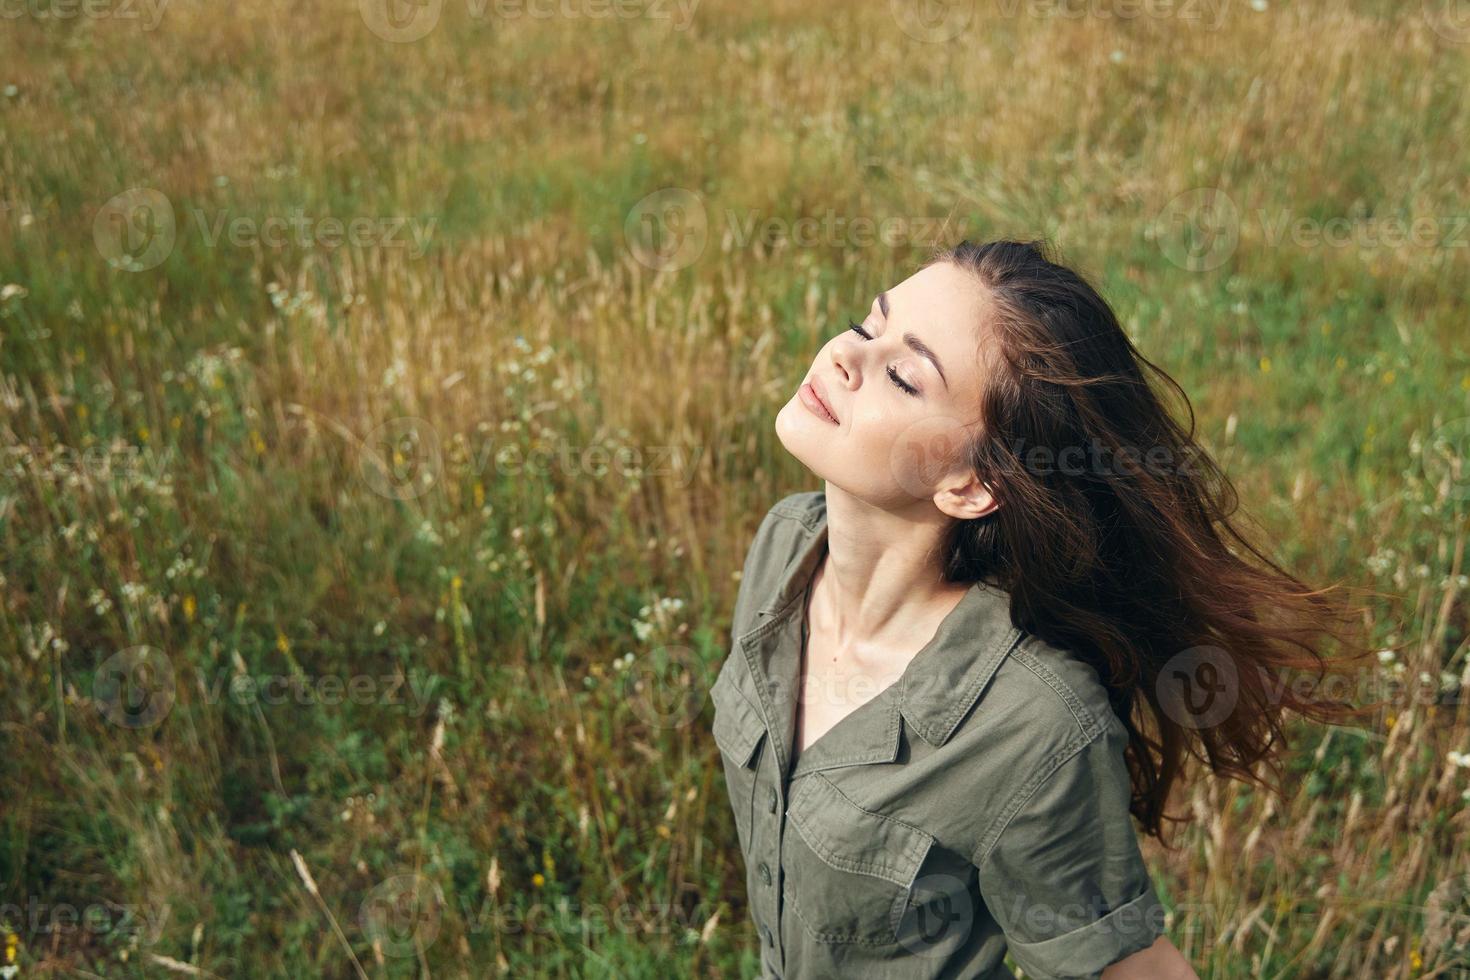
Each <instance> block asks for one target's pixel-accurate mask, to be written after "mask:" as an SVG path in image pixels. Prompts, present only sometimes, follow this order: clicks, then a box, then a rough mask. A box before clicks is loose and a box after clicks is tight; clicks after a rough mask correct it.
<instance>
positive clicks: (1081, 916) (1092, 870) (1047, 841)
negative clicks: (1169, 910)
mask: <svg viewBox="0 0 1470 980" xmlns="http://www.w3.org/2000/svg"><path fill="white" fill-rule="evenodd" d="M1126 746H1127V733H1126V731H1124V730H1123V729H1122V728H1121V726H1120V727H1118V728H1109V729H1106V730H1105V731H1104V732H1103V733H1102V734H1100V735H1098V736H1096V737H1095V738H1093V739H1092V740H1091V741H1089V742H1088V743H1087V744H1085V745H1083V746H1081V747H1080V748H1078V749H1076V750H1074V751H1072V752H1071V755H1070V756H1068V757H1067V758H1065V759H1064V760H1063V761H1062V762H1061V764H1060V765H1059V766H1057V767H1056V768H1055V769H1054V770H1053V771H1051V772H1050V773H1049V774H1045V773H1042V774H1037V776H1036V777H1035V779H1034V780H1033V781H1032V782H1031V783H1028V785H1027V786H1022V787H1021V788H1020V789H1019V790H1018V792H1017V796H1018V798H1019V803H1018V804H1017V805H1015V808H1014V809H1013V810H1012V811H1011V814H1012V815H1011V817H1010V819H1009V820H1006V821H1004V822H1003V825H1002V827H1001V829H1000V830H999V832H998V833H992V834H989V835H987V840H985V841H982V842H981V849H980V850H979V851H977V853H976V854H975V856H974V860H975V864H976V867H977V868H978V869H979V885H980V892H981V896H982V897H983V898H984V900H985V904H986V907H987V908H988V909H989V910H990V912H991V914H992V915H993V916H994V917H995V920H996V922H997V923H998V924H999V925H1000V927H1001V929H1002V930H1003V931H1004V932H1005V935H1006V942H1007V946H1008V947H1009V950H1010V953H1011V956H1012V957H1013V958H1014V959H1015V961H1016V964H1017V965H1018V966H1020V967H1021V968H1022V969H1023V970H1025V972H1026V976H1027V977H1028V978H1075V977H1090V978H1096V977H1099V976H1100V975H1101V973H1102V970H1103V969H1104V968H1105V967H1107V966H1108V965H1109V964H1111V963H1115V962H1117V961H1118V960H1121V959H1123V958H1125V957H1127V956H1129V955H1131V954H1133V953H1136V952H1138V951H1139V950H1142V949H1147V948H1148V947H1149V946H1152V945H1153V943H1154V940H1155V939H1157V938H1158V937H1159V936H1161V935H1163V934H1164V909H1163V906H1162V905H1161V904H1160V902H1159V898H1158V894H1157V892H1156V891H1155V890H1154V885H1153V881H1152V880H1151V879H1150V877H1149V874H1148V867H1147V865H1145V864H1144V861H1143V855H1142V853H1141V852H1140V850H1139V846H1138V837H1137V835H1136V834H1135V832H1134V830H1133V821H1132V817H1131V815H1130V814H1129V809H1128V808H1129V800H1130V792H1131V791H1130V785H1129V776H1128V767H1127V764H1126V762H1125V761H1124V758H1123V750H1124V748H1125V747H1126Z"/></svg>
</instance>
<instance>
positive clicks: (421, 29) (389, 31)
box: [357, 0, 444, 44]
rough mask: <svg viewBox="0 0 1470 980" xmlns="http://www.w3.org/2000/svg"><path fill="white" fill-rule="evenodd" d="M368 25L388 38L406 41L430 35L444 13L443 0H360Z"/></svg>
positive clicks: (384, 37)
mask: <svg viewBox="0 0 1470 980" xmlns="http://www.w3.org/2000/svg"><path fill="white" fill-rule="evenodd" d="M357 9H358V12H359V13H361V14H362V22H363V23H364V24H366V25H367V29H368V30H370V31H372V32H373V33H374V34H376V35H377V36H378V37H380V38H382V39H383V40H385V41H392V42H394V43H396V44H407V43H409V42H412V41H418V40H421V39H423V38H425V37H428V35H429V32H430V31H432V30H433V29H434V28H435V27H437V26H438V24H439V17H440V16H441V15H442V14H443V13H444V0H358V4H357Z"/></svg>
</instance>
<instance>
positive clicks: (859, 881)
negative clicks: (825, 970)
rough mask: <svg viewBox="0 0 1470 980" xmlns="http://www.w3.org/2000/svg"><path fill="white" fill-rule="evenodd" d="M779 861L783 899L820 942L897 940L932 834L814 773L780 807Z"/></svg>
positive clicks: (866, 942)
mask: <svg viewBox="0 0 1470 980" xmlns="http://www.w3.org/2000/svg"><path fill="white" fill-rule="evenodd" d="M786 812H787V818H788V820H789V821H790V823H789V826H790V828H791V829H794V830H795V831H796V833H794V834H788V835H787V836H786V843H785V846H784V847H783V853H782V862H783V864H784V866H785V875H784V880H785V891H786V900H787V902H788V903H789V904H790V906H791V908H792V910H793V911H795V912H796V915H797V918H798V919H800V920H801V924H802V926H803V928H805V929H806V931H807V934H808V935H809V936H811V937H812V938H813V939H815V940H817V941H818V942H823V943H861V944H865V945H888V944H891V943H895V942H897V941H898V929H899V924H900V922H901V921H902V920H903V916H904V913H905V910H906V909H907V907H908V904H909V898H910V895H911V893H912V890H913V886H914V880H915V879H916V878H917V876H918V873H919V868H920V866H922V865H923V863H924V859H925V857H927V856H928V854H929V849H930V847H931V846H932V845H933V844H934V838H933V836H932V835H930V834H927V833H925V832H924V831H922V830H920V829H919V828H917V827H915V826H913V825H911V824H907V823H904V822H903V821H901V820H897V819H894V818H893V817H885V816H883V815H882V814H878V813H872V812H870V811H868V810H864V809H863V808H862V807H860V806H858V805H857V804H856V803H854V802H853V801H852V800H850V799H848V798H847V797H846V796H844V795H843V794H842V792H841V791H840V790H838V789H837V787H836V786H834V785H833V784H832V782H831V781H830V780H828V779H827V778H826V777H825V776H823V775H822V774H821V773H812V774H811V775H809V776H806V777H804V778H803V779H802V780H801V781H800V785H799V787H798V788H797V789H796V790H795V792H794V793H793V794H792V797H791V805H790V806H789V807H788V808H787V811H786Z"/></svg>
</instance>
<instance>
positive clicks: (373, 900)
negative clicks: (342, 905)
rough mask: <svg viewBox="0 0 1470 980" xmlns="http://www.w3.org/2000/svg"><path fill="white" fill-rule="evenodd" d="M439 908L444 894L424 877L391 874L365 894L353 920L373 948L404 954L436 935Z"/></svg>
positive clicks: (414, 950) (416, 874) (442, 903)
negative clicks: (356, 920)
mask: <svg viewBox="0 0 1470 980" xmlns="http://www.w3.org/2000/svg"><path fill="white" fill-rule="evenodd" d="M443 908H444V893H443V891H442V890H441V889H440V888H439V886H438V885H437V884H436V883H434V882H433V881H431V880H430V879H429V878H428V877H426V876H424V875H421V874H418V873H412V874H402V875H394V876H393V877H392V878H389V879H387V880H386V881H382V882H379V883H378V884H377V885H375V886H373V889H372V891H370V892H368V893H367V896H366V897H364V898H363V900H362V904H361V905H360V906H358V910H357V919H358V923H359V924H360V925H361V926H362V931H363V934H364V935H366V936H367V937H368V938H369V939H370V940H371V941H372V943H373V948H374V949H380V950H382V952H383V954H384V955H386V956H393V957H407V956H413V955H415V953H416V952H417V951H418V950H420V949H425V948H427V947H429V946H432V945H433V944H434V941H435V940H436V939H438V938H439V929H440V924H441V921H442V909H443Z"/></svg>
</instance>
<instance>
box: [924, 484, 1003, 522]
mask: <svg viewBox="0 0 1470 980" xmlns="http://www.w3.org/2000/svg"><path fill="white" fill-rule="evenodd" d="M934 506H935V507H938V508H939V509H940V510H941V511H943V512H944V513H945V514H948V515H949V516H950V517H954V518H957V519H959V520H962V521H969V520H974V519H975V518H977V517H984V516H986V515H987V514H993V513H995V511H996V510H998V509H999V508H1000V501H998V500H996V499H995V494H994V493H993V492H991V489H990V486H989V485H988V484H986V483H985V482H983V481H982V480H981V479H980V478H979V477H977V476H975V475H973V474H971V475H970V477H969V478H968V479H966V480H965V481H964V482H962V483H958V484H954V485H950V486H943V487H940V488H939V490H937V491H936V492H935V494H934Z"/></svg>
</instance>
